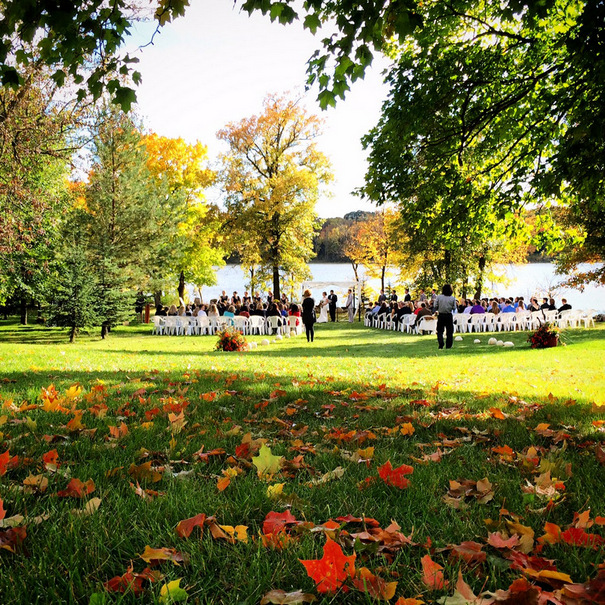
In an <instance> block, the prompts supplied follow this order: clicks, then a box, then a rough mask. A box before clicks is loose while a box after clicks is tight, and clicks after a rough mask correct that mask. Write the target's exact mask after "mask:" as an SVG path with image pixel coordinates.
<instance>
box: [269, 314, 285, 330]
mask: <svg viewBox="0 0 605 605" xmlns="http://www.w3.org/2000/svg"><path fill="white" fill-rule="evenodd" d="M266 330H267V334H273V333H275V334H283V332H284V320H283V317H277V315H271V316H270V317H267V321H266Z"/></svg>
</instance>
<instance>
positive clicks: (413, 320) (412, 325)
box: [405, 313, 418, 334]
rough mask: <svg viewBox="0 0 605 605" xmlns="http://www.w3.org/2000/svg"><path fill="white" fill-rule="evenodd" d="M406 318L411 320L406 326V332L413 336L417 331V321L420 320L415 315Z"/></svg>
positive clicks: (411, 314)
mask: <svg viewBox="0 0 605 605" xmlns="http://www.w3.org/2000/svg"><path fill="white" fill-rule="evenodd" d="M406 317H409V319H408V321H407V323H406V324H405V331H406V332H407V333H408V334H411V333H412V332H414V330H415V327H416V320H417V319H418V316H417V315H416V314H415V313H410V315H407V316H406Z"/></svg>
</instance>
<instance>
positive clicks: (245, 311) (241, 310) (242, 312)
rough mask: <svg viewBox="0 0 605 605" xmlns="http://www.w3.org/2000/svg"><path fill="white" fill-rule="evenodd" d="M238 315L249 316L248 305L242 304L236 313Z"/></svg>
mask: <svg viewBox="0 0 605 605" xmlns="http://www.w3.org/2000/svg"><path fill="white" fill-rule="evenodd" d="M237 314H238V315H239V316H240V317H250V311H249V310H248V305H242V306H241V307H240V308H239V311H238V313H237Z"/></svg>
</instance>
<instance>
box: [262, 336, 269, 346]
mask: <svg viewBox="0 0 605 605" xmlns="http://www.w3.org/2000/svg"><path fill="white" fill-rule="evenodd" d="M260 344H261V345H262V346H263V347H266V346H267V345H268V344H269V341H268V340H267V339H266V338H263V339H262V340H261V341H260Z"/></svg>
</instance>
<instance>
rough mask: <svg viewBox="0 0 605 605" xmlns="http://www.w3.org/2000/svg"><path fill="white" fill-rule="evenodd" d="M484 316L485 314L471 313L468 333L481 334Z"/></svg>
mask: <svg viewBox="0 0 605 605" xmlns="http://www.w3.org/2000/svg"><path fill="white" fill-rule="evenodd" d="M484 315H485V313H473V314H472V315H471V321H470V322H469V325H468V331H469V332H483V327H484V325H485V318H484V317H483V316H484Z"/></svg>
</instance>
